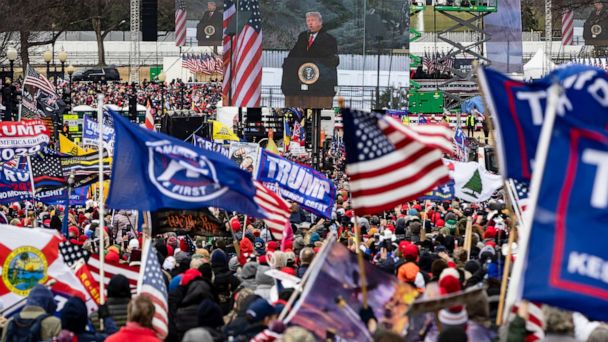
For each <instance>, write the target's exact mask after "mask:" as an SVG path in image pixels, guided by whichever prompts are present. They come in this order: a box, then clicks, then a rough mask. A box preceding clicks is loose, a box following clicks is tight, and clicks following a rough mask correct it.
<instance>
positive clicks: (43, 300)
mask: <svg viewBox="0 0 608 342" xmlns="http://www.w3.org/2000/svg"><path fill="white" fill-rule="evenodd" d="M55 310H57V304H55V300H54V299H53V293H52V292H51V290H49V289H48V288H46V287H45V286H44V285H40V284H39V285H36V286H34V287H33V288H32V290H31V291H30V293H29V295H28V297H27V299H26V302H25V307H24V308H23V310H21V312H20V313H19V314H18V315H19V316H20V317H21V318H23V319H35V318H37V317H38V316H40V315H44V314H48V315H52V314H54V313H55ZM13 320H14V318H11V319H10V320H9V321H8V322H7V325H6V327H8V326H9V325H10V324H11V322H12V321H13ZM60 331H61V321H60V320H59V318H57V317H54V316H49V317H47V318H45V319H43V320H42V322H41V328H40V340H42V341H47V340H51V339H52V338H53V337H55V336H57V335H59V332H60ZM6 339H7V329H6V328H5V329H3V330H2V342H5V341H6Z"/></svg>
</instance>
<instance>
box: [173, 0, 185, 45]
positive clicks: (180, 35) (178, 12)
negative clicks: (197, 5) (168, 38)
mask: <svg viewBox="0 0 608 342" xmlns="http://www.w3.org/2000/svg"><path fill="white" fill-rule="evenodd" d="M187 16H188V12H187V11H186V5H185V4H184V0H176V1H175V46H184V45H186V17H187Z"/></svg>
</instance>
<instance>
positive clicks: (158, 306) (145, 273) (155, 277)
mask: <svg viewBox="0 0 608 342" xmlns="http://www.w3.org/2000/svg"><path fill="white" fill-rule="evenodd" d="M142 255H143V258H144V259H143V261H142V265H141V270H140V273H139V282H138V283H137V292H138V293H139V294H140V295H145V296H148V297H149V298H150V299H151V300H152V302H153V303H154V309H155V311H154V318H153V319H152V326H153V327H154V330H156V334H157V335H158V337H159V338H160V339H161V340H164V339H165V337H166V336H167V334H168V333H169V315H168V312H169V307H168V300H169V295H168V294H167V286H166V285H165V279H164V276H163V272H162V271H161V269H160V263H159V262H158V256H157V254H156V249H155V248H154V247H153V246H152V245H151V243H150V240H146V241H145V242H144V249H143V251H142Z"/></svg>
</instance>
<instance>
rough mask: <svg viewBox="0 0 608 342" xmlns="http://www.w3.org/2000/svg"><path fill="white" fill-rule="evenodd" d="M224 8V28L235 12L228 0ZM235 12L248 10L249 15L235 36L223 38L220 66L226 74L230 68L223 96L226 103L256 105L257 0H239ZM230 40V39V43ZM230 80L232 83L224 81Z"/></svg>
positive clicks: (258, 89)
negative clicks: (221, 63)
mask: <svg viewBox="0 0 608 342" xmlns="http://www.w3.org/2000/svg"><path fill="white" fill-rule="evenodd" d="M228 5H231V7H232V8H231V7H227V6H228ZM224 8H225V11H224V30H225V29H226V28H227V27H228V25H229V23H230V21H231V20H233V17H234V12H235V11H234V4H233V3H232V2H231V1H226V2H225V3H224ZM239 11H242V12H250V13H251V15H250V16H249V19H248V20H247V23H245V26H244V27H243V30H242V31H240V32H238V33H237V34H236V35H235V37H233V38H231V37H230V36H225V37H224V67H225V68H224V69H225V70H226V73H229V71H230V70H232V71H233V75H231V76H228V75H226V76H225V77H224V97H225V101H226V103H228V105H229V106H236V107H259V106H260V98H261V84H262V16H261V14H260V6H259V3H258V0H241V1H240V2H239ZM226 38H227V39H226ZM230 39H232V40H233V41H232V42H230ZM232 43H234V44H232ZM231 56H232V60H231V59H230V57H231ZM226 57H227V59H226ZM230 79H232V84H228V80H230ZM228 94H231V96H228ZM229 100H232V103H230V101H229Z"/></svg>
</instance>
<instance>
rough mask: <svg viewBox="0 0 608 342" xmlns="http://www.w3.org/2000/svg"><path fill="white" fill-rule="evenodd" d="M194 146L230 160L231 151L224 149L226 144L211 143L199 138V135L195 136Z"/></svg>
mask: <svg viewBox="0 0 608 342" xmlns="http://www.w3.org/2000/svg"><path fill="white" fill-rule="evenodd" d="M194 146H198V147H200V148H203V149H205V150H208V151H214V152H217V153H219V154H221V155H223V156H224V157H226V158H230V150H229V149H227V148H226V147H224V144H220V143H216V142H214V141H209V140H207V139H204V138H201V137H199V136H198V135H195V136H194Z"/></svg>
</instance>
